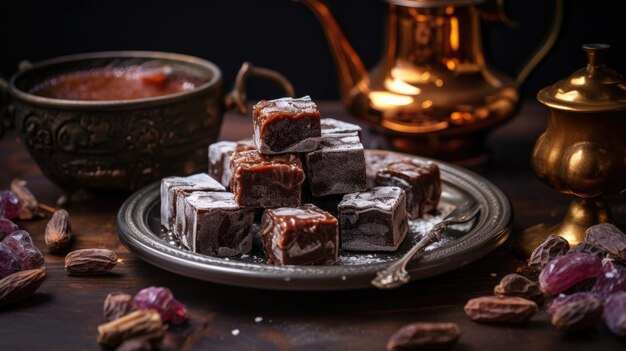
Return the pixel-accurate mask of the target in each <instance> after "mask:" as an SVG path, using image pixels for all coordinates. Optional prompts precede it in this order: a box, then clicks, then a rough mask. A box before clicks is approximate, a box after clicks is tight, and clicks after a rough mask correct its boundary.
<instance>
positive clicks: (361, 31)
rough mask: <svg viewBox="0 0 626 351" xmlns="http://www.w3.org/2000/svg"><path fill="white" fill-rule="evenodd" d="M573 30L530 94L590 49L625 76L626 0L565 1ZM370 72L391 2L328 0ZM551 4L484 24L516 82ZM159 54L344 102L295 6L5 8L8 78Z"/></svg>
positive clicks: (263, 0) (322, 49) (533, 4)
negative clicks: (88, 58)
mask: <svg viewBox="0 0 626 351" xmlns="http://www.w3.org/2000/svg"><path fill="white" fill-rule="evenodd" d="M565 2H566V4H565V24H564V27H563V29H562V32H561V36H560V39H559V40H558V42H557V44H556V46H555V47H554V49H553V50H552V52H551V53H550V54H549V55H548V57H547V58H546V59H545V60H544V61H543V62H542V63H541V64H540V65H539V67H538V69H537V70H535V71H534V72H533V73H532V75H531V76H530V78H529V80H528V81H527V84H526V85H525V87H524V89H523V93H524V95H525V96H526V97H533V96H534V95H535V94H536V92H537V91H538V90H539V89H540V88H542V87H544V86H546V85H549V84H551V83H553V82H554V81H556V80H559V79H561V78H563V77H565V76H567V75H569V74H570V73H571V72H573V71H574V70H576V69H578V68H581V67H583V66H584V64H585V56H584V54H583V52H582V50H581V49H580V46H581V45H582V44H583V43H588V42H605V43H608V44H611V45H612V46H613V49H612V53H611V57H610V59H609V62H610V65H611V66H613V68H615V69H617V70H618V71H620V72H626V65H625V63H626V54H625V47H626V43H625V42H624V39H623V35H624V34H625V32H626V31H625V30H624V22H626V19H625V18H624V13H623V12H622V10H621V9H620V7H621V3H622V1H615V0H595V1H581V0H572V1H568V0H565ZM328 3H329V4H330V7H331V9H332V10H333V12H334V13H335V15H336V16H337V18H338V20H339V22H340V23H341V25H342V27H343V28H344V30H345V32H346V34H347V36H348V37H349V38H350V39H351V40H352V43H353V45H354V46H355V48H356V50H357V51H358V52H359V53H360V54H361V55H362V58H363V60H364V62H365V64H366V65H367V66H368V67H371V66H372V65H374V64H375V63H376V62H377V61H378V59H379V56H380V54H381V46H382V41H383V27H384V16H385V11H386V4H385V3H384V2H383V1H381V0H328ZM552 8H553V5H552V2H551V1H549V0H509V1H508V2H507V11H508V13H509V15H510V17H511V18H513V19H515V20H518V21H519V22H521V26H520V27H519V28H518V29H510V28H506V27H504V26H503V25H500V24H486V25H485V26H484V27H485V29H484V42H485V50H486V54H487V57H488V58H489V59H490V61H491V62H492V64H493V65H494V66H495V67H498V68H499V69H500V70H502V71H504V72H507V73H509V74H510V75H514V74H515V73H516V72H517V70H518V69H519V67H520V66H521V65H522V63H523V62H524V61H525V60H526V59H527V57H528V56H529V54H530V53H531V52H532V51H533V50H534V48H535V46H536V45H537V44H538V42H539V41H540V40H541V39H542V38H543V36H544V35H545V33H546V32H547V28H548V24H549V21H550V16H551V13H552ZM127 49H134V50H158V51H170V52H178V53H185V54H190V55H195V56H199V57H202V58H205V59H208V60H210V61H213V62H215V63H216V64H217V65H218V66H220V67H221V68H222V71H223V73H224V77H225V82H226V86H227V87H229V86H230V85H231V84H232V80H233V78H234V76H235V74H236V71H237V70H238V68H239V66H240V64H241V63H242V62H243V61H245V60H250V61H252V62H253V63H254V64H256V65H258V66H265V67H269V68H273V69H276V70H279V71H281V72H282V73H283V74H285V75H286V76H287V77H288V78H289V79H290V80H292V82H293V83H294V85H295V87H296V90H297V93H298V94H310V95H311V96H312V97H313V98H315V99H335V98H337V97H338V92H337V84H336V78H335V74H336V73H335V72H336V71H335V68H334V65H333V61H332V57H331V55H330V51H329V49H328V46H327V43H326V39H325V38H324V35H323V33H322V29H321V27H320V25H319V24H318V23H317V21H316V20H315V18H314V16H313V14H312V13H310V12H309V10H308V9H307V8H305V7H304V6H303V5H302V4H298V3H295V2H293V1H290V0H218V1H215V0H214V1H207V0H204V1H201V0H194V1H172V0H169V1H168V0H154V1H128V0H123V1H121V0H106V1H103V0H66V1H34V0H21V1H12V2H8V1H7V2H3V3H2V4H1V5H0V71H1V72H3V73H4V75H5V76H10V75H11V74H13V73H14V72H15V70H16V66H17V63H18V62H19V61H20V60H22V59H29V60H31V61H38V60H43V59H47V58H52V57H55V56H60V55H67V54H73V53H81V52H89V51H102V50H127ZM250 90H251V92H250V94H249V96H250V97H251V98H252V99H258V98H264V97H267V96H268V95H274V94H276V93H277V89H276V87H274V86H273V85H272V84H271V83H266V82H258V81H257V82H253V83H252V84H251V88H250Z"/></svg>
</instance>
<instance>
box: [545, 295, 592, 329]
mask: <svg viewBox="0 0 626 351" xmlns="http://www.w3.org/2000/svg"><path fill="white" fill-rule="evenodd" d="M601 318H602V302H600V300H598V299H596V298H595V297H593V296H591V295H590V296H588V297H586V298H584V299H582V300H579V301H575V302H571V303H568V304H565V305H563V306H561V307H560V308H558V309H557V310H556V312H555V313H554V314H553V315H552V325H553V326H554V327H555V328H556V329H557V330H560V331H564V332H574V331H579V330H585V329H591V328H593V327H595V326H596V325H597V324H598V322H599V321H600V319H601Z"/></svg>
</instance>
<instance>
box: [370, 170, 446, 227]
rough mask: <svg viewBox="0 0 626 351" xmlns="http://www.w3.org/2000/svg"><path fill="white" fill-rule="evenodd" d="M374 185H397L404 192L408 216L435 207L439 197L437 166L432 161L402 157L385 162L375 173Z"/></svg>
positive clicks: (420, 213) (417, 215)
mask: <svg viewBox="0 0 626 351" xmlns="http://www.w3.org/2000/svg"><path fill="white" fill-rule="evenodd" d="M376 185H389V186H397V187H399V188H401V189H402V190H404V191H405V192H406V209H407V212H408V213H409V217H410V218H419V217H421V216H422V215H424V213H426V212H428V211H430V210H432V209H435V208H437V205H438V204H439V198H440V197H441V177H440V175H439V167H438V166H437V164H435V163H433V162H420V161H418V160H414V159H404V160H402V161H399V162H393V163H390V164H387V165H386V166H385V167H384V168H382V169H380V170H379V171H378V173H377V174H376Z"/></svg>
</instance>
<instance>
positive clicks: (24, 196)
mask: <svg viewBox="0 0 626 351" xmlns="http://www.w3.org/2000/svg"><path fill="white" fill-rule="evenodd" d="M26 184H27V183H26V181H25V180H22V179H19V178H15V179H13V181H11V191H12V192H13V193H14V194H15V196H16V197H17V198H18V199H19V200H20V209H19V214H18V217H19V219H22V220H26V219H32V218H33V217H35V216H40V215H41V212H40V211H39V201H37V199H36V198H35V195H33V193H32V192H31V191H30V189H28V188H27V187H26Z"/></svg>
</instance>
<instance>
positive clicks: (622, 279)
mask: <svg viewBox="0 0 626 351" xmlns="http://www.w3.org/2000/svg"><path fill="white" fill-rule="evenodd" d="M591 291H592V292H593V293H596V294H598V295H599V296H600V297H601V298H602V299H606V298H607V297H608V296H609V295H611V294H613V293H616V292H618V291H626V268H624V267H622V266H620V265H618V264H615V263H614V262H613V261H610V260H607V262H605V263H604V266H602V272H601V273H600V276H599V277H598V280H597V281H596V284H595V285H594V286H593V288H592V289H591Z"/></svg>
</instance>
